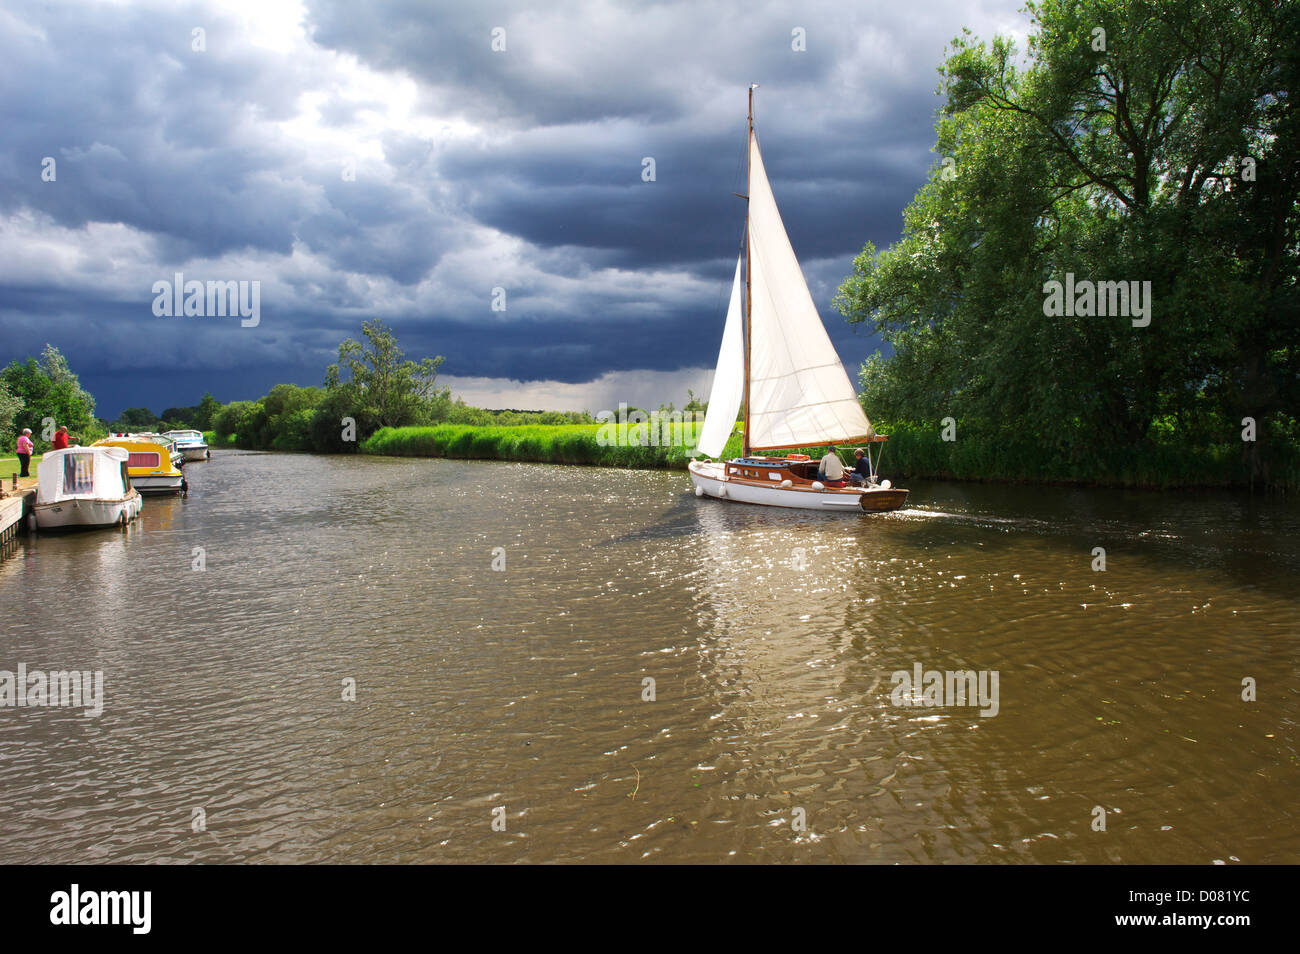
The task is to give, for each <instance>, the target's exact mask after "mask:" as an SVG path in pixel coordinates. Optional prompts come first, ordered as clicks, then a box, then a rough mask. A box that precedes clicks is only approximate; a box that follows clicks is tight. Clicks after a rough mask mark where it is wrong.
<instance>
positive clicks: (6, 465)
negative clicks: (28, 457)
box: [0, 454, 41, 480]
mask: <svg viewBox="0 0 1300 954" xmlns="http://www.w3.org/2000/svg"><path fill="white" fill-rule="evenodd" d="M40 459H41V455H40V454H33V455H32V465H31V467H29V468H28V473H30V474H31V475H32V476H33V477H35V476H36V464H37V463H38V462H39V461H40ZM16 473H18V458H17V457H0V477H3V478H4V479H5V480H8V479H9V478H10V476H12V475H13V474H16Z"/></svg>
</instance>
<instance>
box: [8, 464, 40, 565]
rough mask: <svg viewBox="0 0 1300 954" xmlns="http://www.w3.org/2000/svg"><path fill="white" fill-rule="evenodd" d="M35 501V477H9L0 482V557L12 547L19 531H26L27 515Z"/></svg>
mask: <svg viewBox="0 0 1300 954" xmlns="http://www.w3.org/2000/svg"><path fill="white" fill-rule="evenodd" d="M35 503H36V478H35V477H19V478H13V477H11V478H9V479H8V480H6V481H4V482H3V483H0V558H3V557H5V556H7V555H8V554H9V551H10V550H12V549H13V543H14V541H15V540H16V539H17V537H18V535H19V534H20V533H26V532H27V515H28V514H30V513H31V512H32V507H33V506H34V505H35Z"/></svg>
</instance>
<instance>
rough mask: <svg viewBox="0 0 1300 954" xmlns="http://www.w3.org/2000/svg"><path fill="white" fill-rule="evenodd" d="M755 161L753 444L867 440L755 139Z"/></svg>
mask: <svg viewBox="0 0 1300 954" xmlns="http://www.w3.org/2000/svg"><path fill="white" fill-rule="evenodd" d="M749 162H750V174H749V250H750V251H749V254H750V295H751V296H752V297H751V301H750V313H749V327H750V336H751V337H750V351H749V361H750V378H749V443H750V446H751V447H754V448H757V449H762V448H777V447H805V446H811V445H816V444H826V443H828V442H831V441H836V442H843V443H848V442H851V441H859V440H862V439H864V438H866V437H869V436H870V435H871V422H870V421H868V420H867V416H866V414H864V413H863V412H862V406H861V405H860V404H859V403H858V397H857V394H856V393H855V392H854V390H853V384H852V383H851V382H850V381H849V376H848V374H846V373H845V371H844V365H843V364H841V363H840V357H839V355H838V354H836V353H835V346H834V345H832V344H831V339H830V338H829V337H828V336H827V334H826V328H825V327H824V326H823V325H822V321H821V318H820V317H818V315H817V307H816V306H815V305H814V304H813V300H812V295H811V294H809V292H808V285H807V283H806V282H805V281H804V277H803V271H802V270H801V269H800V268H799V261H798V259H796V258H795V255H794V249H793V248H792V247H791V246H790V239H789V236H787V235H786V232H785V225H784V224H783V223H782V222H781V213H780V212H779V211H777V208H776V199H775V198H774V197H773V196H772V186H771V184H770V183H769V182H768V181H767V172H766V170H765V169H764V168H763V157H762V155H760V153H759V151H758V140H757V139H755V138H753V137H751V138H750V143H749ZM709 412H710V415H712V412H713V407H712V406H711V405H710V407H709Z"/></svg>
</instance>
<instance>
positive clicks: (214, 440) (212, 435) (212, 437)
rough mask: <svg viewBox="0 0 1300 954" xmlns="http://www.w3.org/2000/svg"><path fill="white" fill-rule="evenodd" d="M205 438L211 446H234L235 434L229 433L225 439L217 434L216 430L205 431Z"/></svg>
mask: <svg viewBox="0 0 1300 954" xmlns="http://www.w3.org/2000/svg"><path fill="white" fill-rule="evenodd" d="M203 440H204V441H205V442H206V443H207V445H208V446H209V447H234V446H235V435H234V434H227V435H226V436H225V438H224V439H222V438H221V437H218V436H217V432H216V431H204V432H203Z"/></svg>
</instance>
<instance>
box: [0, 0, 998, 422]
mask: <svg viewBox="0 0 1300 954" xmlns="http://www.w3.org/2000/svg"><path fill="white" fill-rule="evenodd" d="M266 9H271V8H266ZM1014 10H1015V3H1012V2H1001V0H989V4H988V8H987V9H985V8H984V7H982V6H980V5H978V4H975V5H970V4H957V3H955V2H954V3H942V4H936V5H934V6H932V7H929V8H924V7H920V6H917V5H913V6H912V7H902V6H899V7H883V8H882V7H881V6H880V5H876V4H872V5H861V6H855V5H848V4H842V3H826V4H816V3H814V4H811V5H805V4H779V3H769V4H761V3H740V2H735V3H731V2H728V3H718V4H711V5H703V6H702V5H699V4H693V3H661V4H641V3H631V2H627V3H598V2H583V3H578V2H573V3H556V4H548V5H537V6H532V7H530V6H528V5H524V4H516V3H493V2H488V3H480V4H459V3H451V4H432V5H431V4H429V3H427V2H415V0H389V2H383V0H381V2H376V3H366V4H356V3H350V2H348V3H345V2H341V0H316V2H308V3H307V4H306V5H305V6H304V8H303V11H302V18H301V19H302V26H303V28H304V29H305V31H306V36H307V37H310V40H311V41H310V42H309V41H307V40H305V39H302V38H298V39H295V38H294V33H295V31H294V30H293V29H279V28H277V29H276V30H272V31H271V32H273V33H275V36H276V37H281V34H283V36H282V37H281V39H283V40H284V42H271V43H265V42H261V41H260V40H258V39H257V38H256V37H254V36H253V35H252V33H250V29H251V28H250V26H249V23H250V22H251V21H252V20H257V18H258V17H259V16H260V15H261V14H262V13H263V12H264V11H263V10H262V9H261V8H260V7H259V5H257V4H252V3H250V4H248V5H247V7H246V8H245V9H242V10H241V9H239V8H237V7H230V6H226V7H222V6H217V5H213V4H207V3H195V4H192V5H186V6H175V5H171V4H162V3H158V4H141V5H132V6H100V5H93V4H90V5H82V4H72V3H69V4H53V5H49V6H44V7H40V8H32V9H30V10H23V11H0V88H3V90H4V93H3V99H2V100H0V122H3V123H4V127H5V136H4V137H3V139H2V140H0V256H2V260H0V323H3V328H4V332H5V333H4V335H3V339H2V340H3V347H2V348H0V361H7V360H9V359H11V358H14V357H19V356H22V355H24V354H27V353H34V352H36V351H38V350H39V348H40V347H41V346H42V345H43V344H44V342H45V341H47V340H48V341H51V342H52V343H55V344H56V345H58V346H59V347H61V348H62V349H63V350H64V351H65V353H67V354H68V355H69V357H70V358H71V359H72V361H73V365H74V367H76V368H78V369H79V370H82V371H83V373H84V374H85V376H86V379H87V381H88V382H91V381H93V382H98V386H99V387H102V389H103V395H104V396H103V397H102V398H101V403H102V404H105V405H108V406H107V407H102V408H101V410H103V411H105V412H107V413H110V414H111V413H113V412H114V411H115V410H117V409H118V408H119V407H120V406H121V405H122V404H127V403H143V399H141V400H137V399H135V398H133V397H131V395H135V394H145V393H151V394H152V393H159V392H162V391H165V390H166V389H167V388H171V387H173V386H175V387H182V385H183V386H184V393H177V394H175V396H174V399H168V400H165V401H164V400H163V399H162V398H149V399H148V400H150V401H156V402H157V401H161V402H162V403H167V404H183V403H191V402H192V401H193V400H195V399H196V398H197V396H198V394H199V393H201V392H202V391H203V390H205V389H207V390H213V391H216V392H217V393H218V395H219V396H220V397H222V398H223V399H233V398H236V397H251V396H256V395H257V394H259V393H261V392H263V391H264V390H265V389H266V387H268V386H269V385H270V384H272V383H275V382H276V381H277V380H282V379H283V377H277V375H279V376H285V375H288V376H290V379H292V380H297V381H299V382H300V383H308V384H313V383H319V380H320V376H321V372H322V369H323V367H324V364H325V363H327V362H328V361H329V360H332V358H333V355H334V351H335V349H336V347H337V343H338V341H339V340H340V339H341V338H342V337H343V336H345V335H347V334H352V335H355V334H356V333H357V329H358V327H359V325H360V323H361V321H362V320H364V319H365V318H367V317H371V316H375V315H378V316H380V317H383V318H384V319H385V320H386V321H388V322H389V323H390V324H392V325H393V326H394V327H395V328H396V329H397V330H398V332H399V336H400V339H401V341H402V343H403V345H404V346H405V347H406V348H407V350H408V351H409V352H411V353H415V354H422V353H430V354H433V353H437V354H443V355H445V356H446V358H447V363H446V364H445V365H444V371H445V372H448V373H451V374H455V375H458V376H483V377H490V378H512V379H517V380H525V381H527V380H535V379H552V380H558V381H565V382H583V381H590V380H592V379H593V378H596V377H598V376H600V375H601V374H603V373H605V372H609V371H620V370H622V371H629V372H631V371H635V370H637V369H649V370H673V369H677V368H683V367H698V366H701V365H711V363H712V360H713V357H714V355H715V354H716V349H717V338H718V334H719V332H720V327H721V317H722V315H721V312H722V309H723V308H724V307H725V295H726V290H727V286H728V283H729V281H730V278H731V271H732V268H733V267H734V255H735V253H736V250H737V248H738V244H739V238H740V231H741V226H742V222H743V214H744V209H743V203H742V202H741V201H740V200H738V199H736V198H734V197H733V196H732V195H731V193H732V192H743V191H744V190H745V179H744V158H745V151H744V135H745V115H744V109H745V89H746V86H747V84H748V83H750V82H759V83H761V84H763V85H762V88H761V89H760V90H759V91H758V94H757V100H756V102H757V110H756V112H757V119H758V124H759V127H758V128H759V131H760V139H761V141H762V143H763V148H764V156H765V160H766V163H767V167H768V171H769V174H770V176H771V178H772V182H773V188H774V191H775V193H776V196H777V200H778V202H779V203H780V204H781V207H782V212H783V215H784V218H785V222H786V225H787V228H788V230H789V232H790V235H791V240H792V242H793V244H794V246H795V250H796V252H797V253H798V255H799V256H800V259H801V261H802V262H803V264H804V266H805V271H806V273H807V277H808V281H809V285H810V287H811V289H812V291H813V294H814V298H815V300H816V301H817V302H818V305H819V307H820V308H821V309H822V313H823V318H824V319H825V320H826V324H827V327H828V330H829V331H830V332H831V334H832V337H833V338H834V339H835V341H836V343H837V345H839V346H840V348H841V353H842V356H843V357H844V359H845V362H846V364H849V365H850V366H851V365H854V364H856V363H857V362H858V361H860V360H861V358H862V357H863V356H864V355H865V353H867V352H868V351H870V350H871V349H872V348H873V347H874V345H873V343H872V341H871V339H869V338H865V337H863V336H861V335H856V334H854V333H853V330H852V329H850V328H848V327H847V326H846V325H845V324H844V323H843V321H841V320H840V319H839V317H838V315H836V314H835V313H834V312H833V311H832V310H831V309H830V307H829V303H830V299H831V297H832V296H833V294H834V291H835V288H836V286H837V285H838V284H839V282H840V281H841V280H842V279H843V277H844V275H845V274H846V273H847V272H848V270H849V268H850V266H851V262H852V258H853V256H854V255H855V254H856V253H857V252H858V251H859V250H860V249H861V247H862V244H863V242H864V241H867V240H870V241H872V242H874V243H875V244H877V245H885V244H888V243H889V242H890V241H892V240H893V239H894V238H896V237H897V235H898V232H899V229H900V226H901V212H902V209H903V208H904V206H905V205H906V204H907V202H908V200H909V199H910V197H911V195H912V194H913V193H914V192H915V189H916V188H917V186H918V185H919V184H920V183H921V182H923V181H924V178H925V175H926V170H927V167H928V166H929V165H930V164H931V163H933V162H934V161H936V157H935V156H933V155H932V154H931V153H930V152H929V147H930V145H931V143H932V142H933V138H934V134H933V119H934V115H933V114H934V109H935V107H936V106H937V101H936V99H935V97H934V95H933V90H934V86H935V83H936V75H935V72H934V69H935V66H936V65H937V64H938V62H939V60H940V58H941V55H942V51H943V48H944V45H945V43H946V41H947V40H948V39H949V38H951V37H952V36H954V35H956V34H957V33H958V32H959V31H960V29H961V27H962V26H964V25H969V26H972V27H973V28H975V29H976V30H977V31H979V32H981V33H982V34H984V35H988V34H990V33H992V32H993V30H994V29H995V28H997V27H1008V26H1011V27H1015V28H1017V29H1019V28H1023V18H1020V17H1017V16H1015V15H1014ZM259 22H260V21H259ZM284 25H285V24H281V25H280V26H281V27H283V26H284ZM196 26H201V27H203V28H204V29H205V30H206V46H207V49H206V50H205V51H203V52H201V53H198V52H195V51H193V50H192V49H191V37H192V34H191V30H192V29H193V28H194V27H196ZM287 26H288V27H290V28H292V27H293V23H292V22H291V20H290V21H289V22H288V23H287ZM496 27H502V28H504V29H505V38H506V45H507V49H506V51H505V52H500V53H497V52H493V51H492V49H491V41H492V30H493V29H494V28H496ZM796 27H798V28H802V29H803V30H804V31H805V34H806V41H807V51H806V52H795V51H794V50H792V49H791V31H792V30H793V29H794V28H796ZM253 32H256V31H255V30H254V31H253ZM263 39H265V38H264V37H263ZM273 39H274V37H273ZM45 156H53V157H54V158H55V159H56V160H57V162H58V179H57V182H55V183H48V182H42V181H41V178H40V169H41V159H42V157H45ZM644 157H653V159H654V161H655V167H656V169H655V171H656V179H655V181H654V182H643V181H642V178H641V173H642V168H643V166H642V160H643V158H644ZM344 163H349V164H350V165H351V167H352V170H353V172H354V173H355V175H354V176H351V177H348V176H345V175H341V174H340V170H341V168H342V167H343V164H344ZM177 270H183V271H185V273H186V275H187V277H192V278H199V279H200V280H203V279H245V278H246V279H258V280H260V281H262V283H263V324H262V326H261V327H259V328H257V329H247V330H244V331H242V332H241V331H240V329H238V327H237V326H236V327H231V326H229V325H220V324H214V323H208V324H204V323H202V322H196V321H193V320H191V321H188V322H187V321H185V320H172V321H166V320H160V319H156V318H154V317H153V315H152V313H151V311H150V302H151V300H152V294H151V293H150V287H151V285H152V283H153V282H154V281H155V280H158V279H170V278H171V275H172V273H173V272H174V271H177ZM496 286H502V287H505V288H506V289H507V290H508V292H509V296H510V307H509V309H508V311H507V312H505V313H493V312H491V311H490V309H489V307H488V300H489V296H490V294H491V290H492V288H493V287H496ZM177 369H181V371H179V372H178V371H177ZM144 382H150V383H148V384H147V385H146V384H145V383H144ZM161 382H166V383H165V384H164V383H161ZM191 391H192V392H194V393H189V392H191ZM669 397H672V396H671V395H665V398H669Z"/></svg>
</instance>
